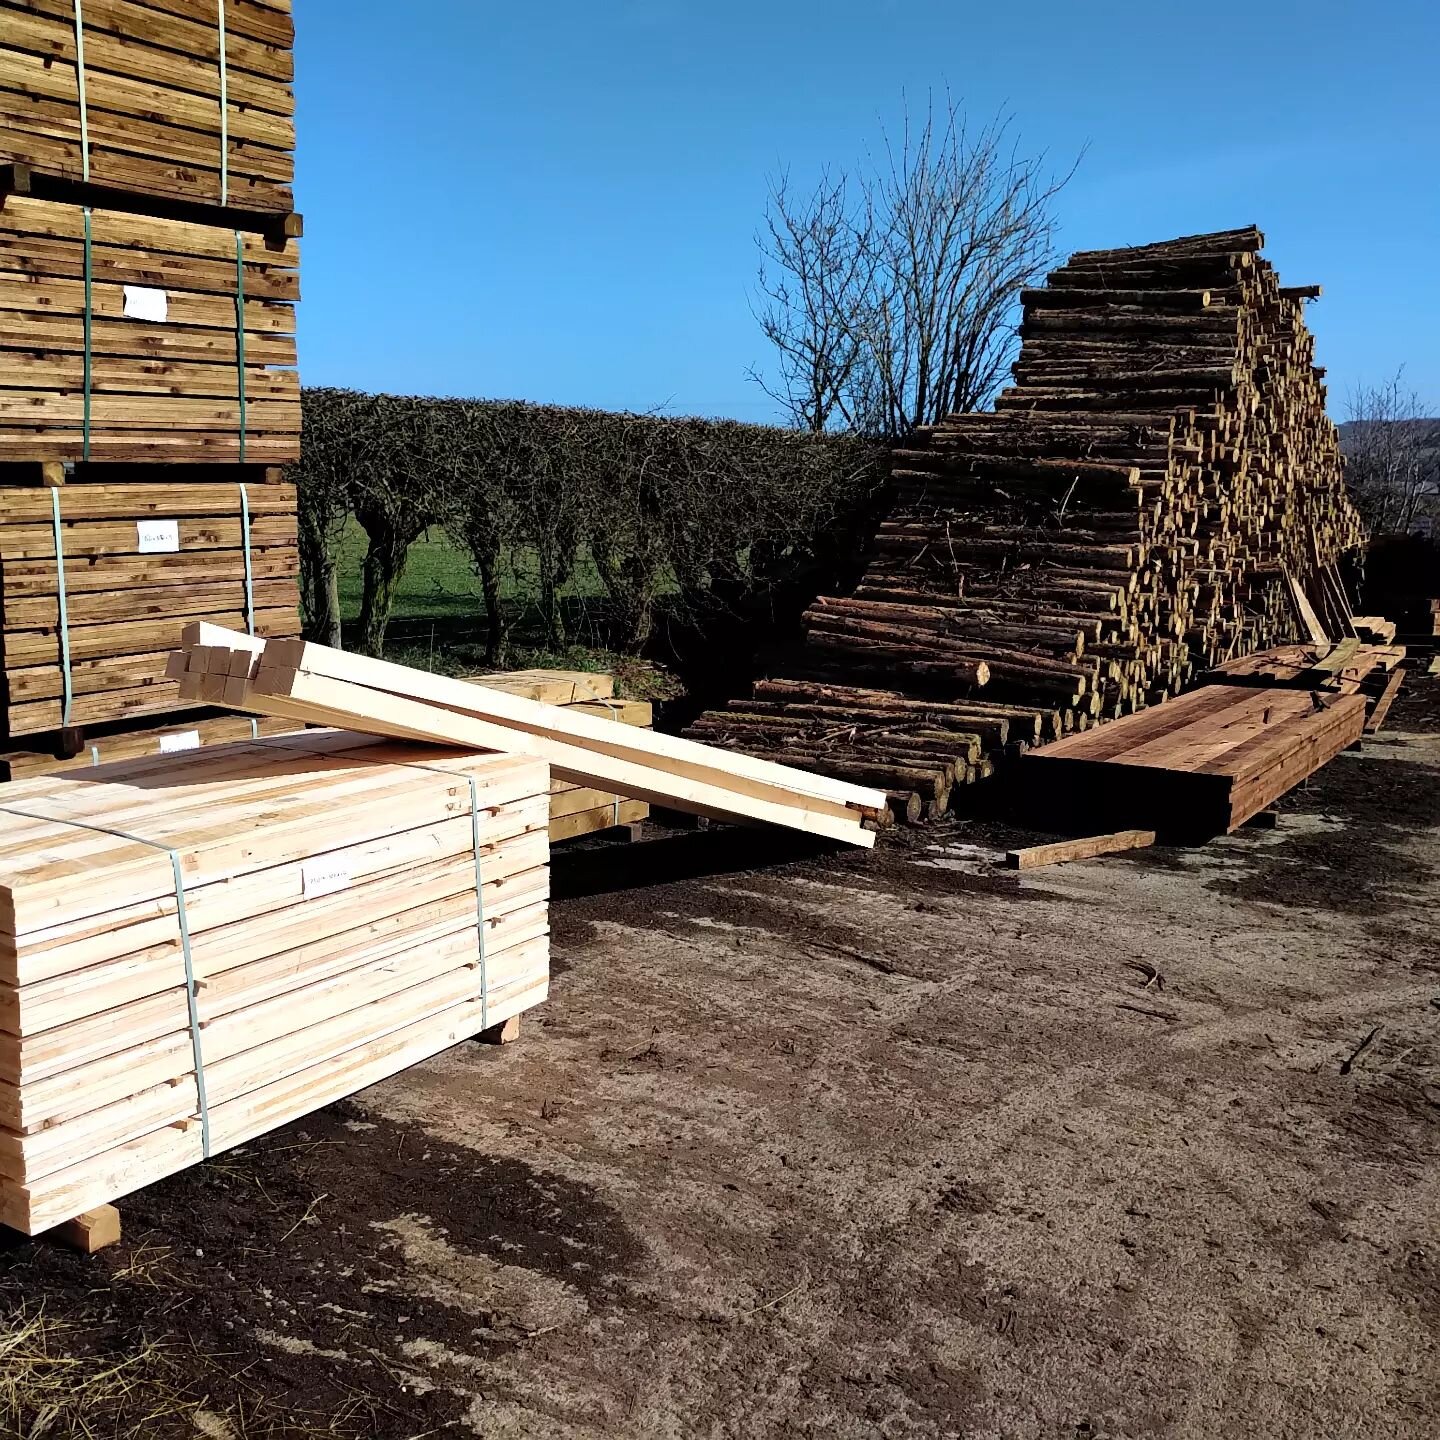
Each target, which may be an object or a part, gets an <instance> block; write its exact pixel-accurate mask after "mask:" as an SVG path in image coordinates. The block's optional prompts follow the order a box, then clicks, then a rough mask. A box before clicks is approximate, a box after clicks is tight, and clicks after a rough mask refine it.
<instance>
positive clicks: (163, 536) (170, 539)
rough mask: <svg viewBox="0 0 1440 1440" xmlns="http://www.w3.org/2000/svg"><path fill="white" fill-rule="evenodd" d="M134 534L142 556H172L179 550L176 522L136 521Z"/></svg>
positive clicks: (137, 547)
mask: <svg viewBox="0 0 1440 1440" xmlns="http://www.w3.org/2000/svg"><path fill="white" fill-rule="evenodd" d="M135 534H136V549H137V550H139V552H140V553H141V554H142V555H173V554H174V553H175V552H176V551H177V550H179V548H180V522H179V521H178V520H138V521H136V523H135Z"/></svg>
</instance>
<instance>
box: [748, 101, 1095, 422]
mask: <svg viewBox="0 0 1440 1440" xmlns="http://www.w3.org/2000/svg"><path fill="white" fill-rule="evenodd" d="M1011 131H1012V121H1011V119H1010V117H1009V116H1008V115H1005V114H999V115H996V116H995V117H994V118H993V119H992V120H990V121H989V122H988V123H986V124H985V125H984V126H983V127H981V128H980V129H979V130H971V129H970V128H969V126H968V124H967V121H966V118H965V115H964V112H963V110H962V109H961V107H960V105H959V103H958V102H957V101H955V100H952V99H950V98H949V97H947V98H946V101H945V104H944V105H943V106H941V107H939V108H937V107H936V105H935V103H934V102H933V101H932V102H931V103H930V104H929V105H928V106H927V107H926V110H925V114H924V116H923V118H922V119H919V120H912V118H911V116H910V114H909V112H908V110H907V112H906V115H905V119H904V124H903V129H902V133H901V137H900V139H899V141H898V143H896V142H893V141H892V140H891V139H890V137H889V136H885V137H883V139H884V144H883V153H882V155H881V156H880V157H879V158H876V157H873V156H870V157H867V158H866V160H865V161H864V162H863V164H862V165H860V166H859V167H858V168H857V169H856V171H855V172H854V173H853V174H850V173H845V172H841V173H839V174H836V173H835V172H832V171H827V172H826V173H825V174H824V175H822V177H821V179H820V181H819V182H818V183H817V185H816V186H815V188H814V190H813V191H811V192H810V193H809V194H802V195H797V194H796V193H795V192H794V190H793V189H792V188H791V185H790V181H789V178H788V176H787V177H782V178H781V179H780V180H779V181H778V182H777V183H775V184H773V185H772V186H771V190H770V196H769V203H768V205H767V207H766V216H765V228H764V231H763V232H762V233H761V234H760V235H759V236H757V239H756V243H757V244H758V246H759V248H760V251H761V256H762V259H761V268H760V292H761V294H762V295H763V297H764V299H763V301H762V303H761V306H760V308H759V309H758V311H757V318H758V319H759V321H760V325H761V328H762V329H763V330H764V332H765V335H766V337H767V338H768V339H769V340H770V342H771V343H772V344H773V345H774V346H775V347H776V349H777V351H778V352H779V375H778V378H777V379H775V380H767V379H766V378H764V377H763V376H760V375H754V374H752V378H753V379H755V380H756V381H757V382H758V383H759V384H760V385H761V386H762V388H764V390H765V391H766V393H767V394H769V395H770V396H771V397H772V398H774V399H775V400H777V401H778V402H779V403H780V404H781V405H783V406H784V407H785V409H786V410H787V411H788V412H789V414H790V417H791V419H792V421H793V423H794V424H796V425H797V426H800V427H801V428H803V429H807V430H815V431H821V430H852V431H856V432H859V433H862V434H867V435H876V436H882V437H884V438H887V439H899V438H901V437H903V436H905V435H907V434H908V433H909V432H910V431H912V430H913V429H914V428H915V427H916V426H917V425H926V424H933V423H934V422H935V421H937V420H939V419H940V418H941V417H942V416H944V415H946V414H949V413H950V412H952V411H956V410H978V409H980V408H981V407H982V406H983V405H985V404H986V403H987V402H988V401H989V400H990V399H991V397H992V396H993V395H994V393H995V391H996V389H997V388H998V387H999V385H1000V382H1001V379H1002V377H1003V375H1004V373H1005V371H1006V369H1007V367H1008V366H1009V364H1010V362H1011V360H1012V359H1013V356H1014V352H1015V346H1016V337H1015V325H1014V317H1015V311H1016V307H1017V305H1018V300H1019V292H1020V289H1021V287H1022V286H1024V285H1027V284H1029V283H1031V282H1033V281H1034V280H1035V279H1036V278H1038V277H1039V276H1040V275H1041V274H1042V273H1043V272H1044V270H1045V269H1046V267H1047V266H1048V265H1049V264H1050V262H1051V260H1052V259H1053V258H1054V236H1055V229H1056V222H1055V218H1054V213H1053V207H1052V201H1053V200H1054V197H1055V195H1056V194H1057V193H1058V192H1059V191H1060V189H1061V188H1062V187H1063V186H1064V185H1065V183H1066V182H1067V181H1068V180H1069V179H1070V176H1071V175H1072V174H1073V173H1074V168H1075V167H1074V166H1073V165H1072V166H1071V168H1070V170H1069V171H1068V172H1067V173H1066V174H1064V175H1061V176H1059V177H1058V178H1057V177H1056V176H1054V175H1053V174H1051V173H1050V172H1049V171H1048V169H1047V166H1046V158H1045V156H1044V155H1043V154H1040V155H1034V156H1027V155H1023V154H1021V152H1020V149H1019V145H1018V142H1017V141H1016V140H1015V139H1014V138H1013V136H1012V134H1011ZM1078 163H1079V162H1078V160H1077V161H1076V164H1078Z"/></svg>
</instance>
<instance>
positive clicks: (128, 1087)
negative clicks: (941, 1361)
mask: <svg viewBox="0 0 1440 1440" xmlns="http://www.w3.org/2000/svg"><path fill="white" fill-rule="evenodd" d="M549 788H550V786H549V775H548V772H547V770H546V767H545V765H544V764H543V763H541V762H538V761H535V760H532V759H525V758H519V757H515V756H510V755H495V754H484V755H476V754H473V753H466V752H462V751H454V750H449V751H447V750H444V749H441V748H437V747H435V746H416V745H403V744H402V745H396V744H388V743H376V742H374V741H372V740H371V739H369V738H368V737H363V736H355V735H346V734H343V733H337V732H318V731H317V732H311V733H309V734H305V735H287V736H284V737H281V738H278V739H275V740H261V741H257V742H253V743H241V744H235V745H226V746H218V747H216V748H214V749H211V750H205V751H200V752H197V753H195V754H192V755H185V756H164V757H161V758H158V759H152V760H144V761H136V762H129V763H126V764H121V765H115V766H104V767H101V768H100V769H99V770H96V771H91V772H87V773H85V774H84V775H83V776H82V777H80V778H78V779H76V778H71V777H69V776H52V777H47V778H45V779H42V780H34V781H24V782H20V783H17V784H14V785H12V786H10V787H8V788H7V789H6V791H5V792H4V795H3V799H0V855H3V865H0V1224H3V1225H7V1226H10V1227H12V1228H14V1229H17V1230H21V1231H24V1232H26V1233H29V1234H34V1233H37V1232H39V1231H42V1230H45V1229H48V1228H49V1227H51V1226H53V1225H55V1224H58V1223H60V1222H62V1221H65V1220H68V1219H69V1218H70V1217H71V1216H74V1215H78V1214H80V1213H81V1212H83V1211H86V1210H89V1209H91V1208H92V1207H94V1206H96V1205H99V1204H102V1203H105V1202H108V1201H111V1200H114V1199H116V1198H117V1197H118V1196H121V1195H124V1194H127V1193H129V1192H130V1191H132V1190H135V1189H137V1188H139V1187H141V1186H143V1185H147V1184H150V1183H152V1182H154V1181H156V1180H159V1179H161V1178H162V1177H164V1176H166V1175H169V1174H172V1173H174V1172H175V1171H177V1170H180V1169H183V1168H185V1167H186V1166H188V1165H192V1164H195V1163H197V1162H199V1161H200V1160H202V1159H204V1158H206V1157H207V1156H208V1155H212V1154H218V1153H220V1152H221V1151H223V1150H226V1149H228V1148H229V1147H231V1146H234V1145H238V1144H240V1143H242V1142H243V1141H245V1140H248V1139H252V1138H254V1137H255V1136H257V1135H261V1134H263V1133H265V1132H266V1131H268V1130H271V1129H273V1128H275V1127H276V1126H278V1125H282V1124H284V1123H286V1122H287V1121H288V1120H291V1119H294V1118H296V1117H297V1116H300V1115H304V1114H306V1113H307V1112H309V1111H311V1110H314V1109H316V1108H318V1107H320V1106H322V1105H326V1104H329V1103H330V1102H332V1101H334V1100H337V1099H340V1098H341V1097H343V1096H345V1095H348V1094H351V1093H352V1092H354V1091H355V1090H358V1089H361V1088H363V1087H364V1086H366V1085H370V1084H373V1083H374V1082H375V1081H377V1080H380V1079H383V1078H384V1077H386V1076H387V1075H391V1074H393V1073H394V1072H395V1071H397V1070H399V1069H402V1068H404V1067H405V1066H407V1065H410V1064H413V1063H414V1062H416V1061H417V1060H420V1059H423V1058H425V1057H426V1056H428V1055H431V1054H434V1053H435V1052H437V1051H439V1050H442V1049H444V1048H446V1047H447V1046H449V1045H453V1044H454V1043H455V1042H456V1041H458V1040H461V1039H464V1038H465V1037H467V1036H470V1035H474V1034H476V1033H478V1032H480V1031H482V1030H487V1029H490V1028H491V1027H494V1026H497V1025H500V1024H502V1023H504V1022H505V1021H507V1020H508V1019H510V1018H511V1017H513V1016H516V1015H518V1014H519V1013H520V1012H521V1011H523V1010H525V1009H527V1008H529V1007H530V1006H533V1005H536V1004H538V1003H539V1002H540V1001H542V1000H543V999H544V998H545V996H546V991H547V985H548V974H549V959H548V955H549V951H548V933H549V921H548V895H549V873H548V861H549V838H548V835H547V828H548V811H549V797H548V792H549Z"/></svg>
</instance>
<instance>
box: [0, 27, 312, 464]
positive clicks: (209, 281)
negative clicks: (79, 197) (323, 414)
mask: <svg viewBox="0 0 1440 1440" xmlns="http://www.w3.org/2000/svg"><path fill="white" fill-rule="evenodd" d="M6 13H8V12H3V11H0V15H3V14H6ZM87 228H88V232H89V239H88V242H87V238H86V232H87ZM299 286H300V278H299V250H298V242H296V241H295V240H279V241H275V240H267V239H265V238H264V237H262V236H259V235H255V234H248V233H245V232H242V231H238V230H237V231H232V230H228V229H221V228H218V227H215V226H208V225H197V224H189V223H183V222H181V221H177V220H168V219H159V218H155V217H152V216H144V215H135V214H129V213H126V212H124V211H122V210H117V209H93V210H86V209H83V208H82V207H80V206H78V205H65V204H59V203H56V202H52V201H47V200H37V199H32V198H27V197H25V196H21V195H14V194H10V195H5V194H3V193H0V372H3V377H4V378H3V381H0V477H3V476H4V475H5V468H4V467H6V466H13V465H15V464H17V463H26V462H31V463H34V462H40V463H44V462H50V463H52V464H54V463H57V462H65V461H74V462H92V463H93V462H105V461H158V462H161V463H164V464H178V463H185V464H193V463H204V462H224V463H237V462H241V461H243V462H245V463H247V464H252V465H287V464H291V463H293V462H294V461H296V460H298V459H299V445H300V379H299V376H298V374H297V373H296V371H295V369H294V366H295V363H296V352H295V305H296V301H297V300H298V299H299V296H300V290H299Z"/></svg>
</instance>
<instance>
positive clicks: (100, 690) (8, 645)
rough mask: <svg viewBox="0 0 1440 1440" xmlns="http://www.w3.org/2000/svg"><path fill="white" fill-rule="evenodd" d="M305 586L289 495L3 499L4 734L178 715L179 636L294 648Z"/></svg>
mask: <svg viewBox="0 0 1440 1440" xmlns="http://www.w3.org/2000/svg"><path fill="white" fill-rule="evenodd" d="M214 473H215V474H217V475H220V474H223V473H225V472H224V471H216V472H214ZM298 573H299V558H298V551H297V529H296V518H295V488H294V486H292V485H243V484H200V483H197V484H188V485H187V484H181V485H158V484H151V485H146V484H137V485H107V484H87V485H73V486H64V487H61V488H59V489H35V490H22V489H10V490H5V491H3V492H0V623H3V626H4V630H3V646H4V675H5V708H4V712H3V720H4V725H5V732H6V733H7V734H9V735H11V736H17V735H27V734H38V733H41V732H44V731H51V730H55V729H57V728H60V727H70V726H75V727H79V726H87V725H92V724H96V723H99V722H104V721H111V720H118V719H121V718H126V717H132V716H136V715H152V714H159V713H162V712H166V711H172V710H175V709H177V708H178V707H179V698H180V697H179V689H178V687H177V686H176V685H175V684H174V682H173V681H169V680H167V679H166V676H165V665H166V659H167V656H168V654H169V651H170V649H171V648H172V647H173V645H174V640H175V633H176V629H177V627H178V625H179V624H180V623H182V622H183V620H184V619H185V618H187V617H193V618H195V619H211V620H214V621H216V622H217V623H228V624H231V625H234V626H235V627H236V628H238V629H244V630H246V631H248V632H253V633H255V634H258V635H276V636H287V635H295V634H298V633H299V628H300V621H299V609H298V606H299V596H298V593H297V588H296V580H295V577H296V575H297V574H298Z"/></svg>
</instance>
